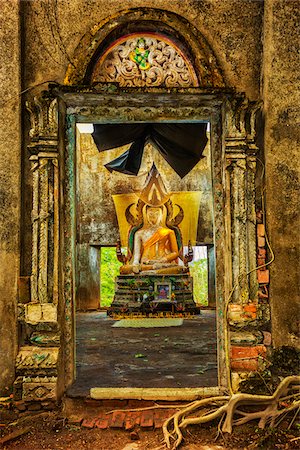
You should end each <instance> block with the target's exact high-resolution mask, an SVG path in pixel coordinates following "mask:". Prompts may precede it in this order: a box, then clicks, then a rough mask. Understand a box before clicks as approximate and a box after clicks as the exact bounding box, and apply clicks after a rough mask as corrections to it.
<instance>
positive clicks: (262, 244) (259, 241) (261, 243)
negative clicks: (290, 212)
mask: <svg viewBox="0 0 300 450" xmlns="http://www.w3.org/2000/svg"><path fill="white" fill-rule="evenodd" d="M265 245H266V239H265V238H264V237H262V236H258V237H257V246H258V247H265Z"/></svg>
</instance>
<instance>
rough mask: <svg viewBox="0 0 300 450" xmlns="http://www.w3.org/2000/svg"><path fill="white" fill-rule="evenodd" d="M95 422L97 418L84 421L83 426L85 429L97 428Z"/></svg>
mask: <svg viewBox="0 0 300 450" xmlns="http://www.w3.org/2000/svg"><path fill="white" fill-rule="evenodd" d="M95 422H96V418H95V417H94V418H92V419H90V418H88V419H83V421H82V424H81V426H82V427H84V428H94V426H95Z"/></svg>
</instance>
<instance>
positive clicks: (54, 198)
mask: <svg viewBox="0 0 300 450" xmlns="http://www.w3.org/2000/svg"><path fill="white" fill-rule="evenodd" d="M26 106H27V110H28V111H29V116H30V121H31V130H30V132H29V136H30V143H29V145H28V150H29V152H30V154H31V156H30V161H31V173H32V213H31V220H32V273H31V302H30V303H27V304H26V305H21V304H20V305H19V306H20V308H19V309H20V316H19V321H20V322H21V323H22V322H23V323H25V324H26V326H25V327H23V329H24V330H26V333H25V335H24V336H23V339H24V343H25V345H24V346H22V347H21V348H20V349H19V353H18V356H17V360H16V374H17V379H16V382H15V393H16V396H17V397H19V398H20V399H22V400H24V401H25V402H32V401H39V402H40V401H43V400H49V399H50V400H51V401H55V399H56V395H57V389H56V382H57V374H58V360H59V351H60V327H59V324H58V317H57V304H58V256H59V253H58V248H59V158H58V121H57V100H56V99H53V98H51V97H49V96H47V97H43V96H42V97H41V98H39V99H37V98H34V99H33V100H31V101H29V102H27V104H26ZM26 344H27V345H26ZM50 347H51V348H50Z"/></svg>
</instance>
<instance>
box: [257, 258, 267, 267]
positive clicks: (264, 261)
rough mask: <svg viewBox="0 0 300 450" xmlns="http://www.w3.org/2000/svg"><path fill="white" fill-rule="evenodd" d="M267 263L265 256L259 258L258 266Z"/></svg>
mask: <svg viewBox="0 0 300 450" xmlns="http://www.w3.org/2000/svg"><path fill="white" fill-rule="evenodd" d="M265 264H266V259H265V258H257V265H258V266H264V265H265Z"/></svg>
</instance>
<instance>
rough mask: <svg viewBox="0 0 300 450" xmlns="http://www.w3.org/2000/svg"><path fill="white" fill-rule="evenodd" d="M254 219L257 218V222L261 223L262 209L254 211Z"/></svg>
mask: <svg viewBox="0 0 300 450" xmlns="http://www.w3.org/2000/svg"><path fill="white" fill-rule="evenodd" d="M256 220H257V223H262V221H263V212H262V211H256Z"/></svg>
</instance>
